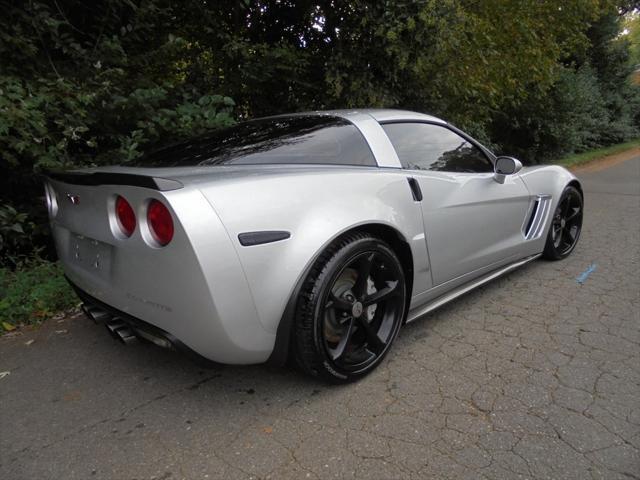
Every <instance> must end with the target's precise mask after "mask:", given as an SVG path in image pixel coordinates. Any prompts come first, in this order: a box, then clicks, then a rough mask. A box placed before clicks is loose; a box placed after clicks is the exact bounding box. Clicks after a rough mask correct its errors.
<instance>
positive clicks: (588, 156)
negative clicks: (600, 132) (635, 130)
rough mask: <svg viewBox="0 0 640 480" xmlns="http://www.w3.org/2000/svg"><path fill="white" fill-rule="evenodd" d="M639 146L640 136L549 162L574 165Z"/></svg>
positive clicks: (568, 165)
mask: <svg viewBox="0 0 640 480" xmlns="http://www.w3.org/2000/svg"><path fill="white" fill-rule="evenodd" d="M638 147H640V138H636V139H635V140H630V141H628V142H624V143H618V144H617V145H611V146H610V147H602V148H596V149H594V150H589V151H588V152H582V153H574V154H573V155H569V156H568V157H564V158H561V159H560V160H556V161H554V162H551V163H553V164H555V165H562V166H564V167H574V166H576V165H581V164H583V163H587V162H590V161H591V160H596V159H598V158H602V157H607V156H609V155H615V154H616V153H620V152H624V151H625V150H631V149H632V148H638Z"/></svg>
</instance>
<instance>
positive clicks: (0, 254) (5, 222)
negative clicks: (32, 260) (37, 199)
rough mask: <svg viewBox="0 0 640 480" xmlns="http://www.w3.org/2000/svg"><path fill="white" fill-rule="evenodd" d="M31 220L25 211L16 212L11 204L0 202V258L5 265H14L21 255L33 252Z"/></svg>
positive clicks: (33, 226)
mask: <svg viewBox="0 0 640 480" xmlns="http://www.w3.org/2000/svg"><path fill="white" fill-rule="evenodd" d="M34 229H35V225H34V224H33V222H31V221H29V220H28V215H27V214H26V213H22V212H18V211H17V210H16V209H15V208H13V207H12V206H11V205H4V204H0V260H1V261H2V264H5V265H15V264H16V263H17V262H18V260H19V258H20V256H21V255H30V254H32V253H33V245H32V240H31V239H32V234H33V231H34Z"/></svg>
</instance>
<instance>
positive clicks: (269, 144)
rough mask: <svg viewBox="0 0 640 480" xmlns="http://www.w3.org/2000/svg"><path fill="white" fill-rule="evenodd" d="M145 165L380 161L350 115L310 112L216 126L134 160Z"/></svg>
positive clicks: (177, 165)
mask: <svg viewBox="0 0 640 480" xmlns="http://www.w3.org/2000/svg"><path fill="white" fill-rule="evenodd" d="M134 164H135V165H137V166H144V167H186V166H208V165H212V166H213V165H260V164H324V165H366V166H375V165H376V162H375V158H374V157H373V154H372V153H371V150H370V149H369V146H368V145H367V142H366V141H365V139H364V137H363V136H362V134H361V133H360V131H359V130H358V129H357V128H356V127H355V126H353V125H352V124H351V123H349V122H348V121H346V120H344V119H342V118H338V117H330V116H321V115H307V116H291V117H278V118H266V119H260V120H253V121H249V122H244V123H240V124H238V125H235V126H233V127H230V128H226V129H222V130H217V131H214V132H213V133H211V134H208V135H205V136H203V137H199V138H196V139H193V140H190V141H188V142H184V143H180V144H177V145H173V146H171V147H167V148H165V149H162V150H159V151H156V152H154V153H151V154H149V155H147V156H146V157H143V158H142V159H140V160H137V161H135V162H134Z"/></svg>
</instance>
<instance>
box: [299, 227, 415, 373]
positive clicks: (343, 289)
mask: <svg viewBox="0 0 640 480" xmlns="http://www.w3.org/2000/svg"><path fill="white" fill-rule="evenodd" d="M405 302H406V286H405V278H404V272H403V269H402V265H401V264H400V261H399V260H398V257H397V256H396V254H395V253H394V252H393V250H391V248H390V247H389V246H388V245H387V244H386V243H384V242H383V241H382V240H379V239H377V238H375V237H372V236H370V235H368V234H364V233H360V234H352V235H348V236H346V237H345V238H343V239H341V240H339V241H338V242H337V243H336V244H334V245H332V246H331V247H330V248H329V249H328V250H327V251H326V252H325V253H324V254H323V255H321V256H320V258H319V259H318V261H317V262H316V264H315V266H314V268H313V269H312V271H311V273H310V274H309V277H308V278H307V280H306V282H305V287H304V288H303V290H302V294H301V296H300V299H299V301H298V309H297V313H298V315H297V324H296V331H295V339H294V343H295V348H294V354H295V359H296V363H297V364H298V365H299V366H300V367H301V368H302V370H304V371H306V372H307V373H311V374H312V375H315V376H320V377H322V378H324V379H326V380H329V381H331V382H334V383H346V382H350V381H354V380H357V379H358V378H361V377H362V376H364V375H366V374H367V373H369V372H370V371H372V370H373V369H374V368H375V367H376V366H377V365H378V364H379V363H380V362H381V360H382V358H383V357H384V355H386V353H387V352H388V351H389V348H390V346H391V344H392V342H393V340H394V339H395V338H396V336H397V334H398V330H399V329H400V325H401V324H402V320H403V318H404V313H405Z"/></svg>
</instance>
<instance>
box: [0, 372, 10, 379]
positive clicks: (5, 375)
mask: <svg viewBox="0 0 640 480" xmlns="http://www.w3.org/2000/svg"><path fill="white" fill-rule="evenodd" d="M9 375H11V372H0V380H1V379H3V378H4V377H8V376H9Z"/></svg>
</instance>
